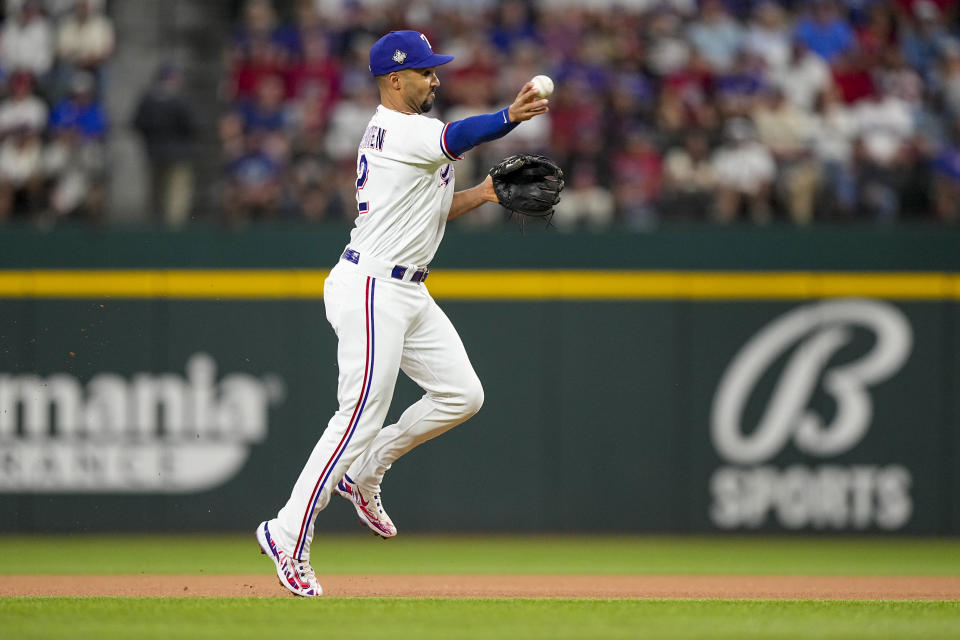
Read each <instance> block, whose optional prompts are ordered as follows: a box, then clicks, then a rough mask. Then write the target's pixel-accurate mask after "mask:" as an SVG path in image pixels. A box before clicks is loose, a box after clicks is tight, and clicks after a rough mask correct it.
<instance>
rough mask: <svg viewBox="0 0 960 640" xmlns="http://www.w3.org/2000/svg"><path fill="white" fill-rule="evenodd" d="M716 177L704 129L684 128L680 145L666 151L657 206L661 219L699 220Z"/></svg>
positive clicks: (709, 202)
mask: <svg viewBox="0 0 960 640" xmlns="http://www.w3.org/2000/svg"><path fill="white" fill-rule="evenodd" d="M716 186H717V180H716V175H715V174H714V168H713V162H712V160H711V158H710V138H709V136H708V134H707V132H706V131H703V130H699V129H693V130H688V131H687V134H686V136H685V137H684V140H683V144H682V146H675V147H673V148H671V149H669V150H668V151H667V154H666V156H665V157H664V161H663V190H662V192H661V196H660V204H659V209H660V212H661V213H662V215H663V218H664V220H668V221H680V222H702V221H704V220H706V219H707V214H708V212H709V211H710V210H711V207H712V201H713V194H714V191H715V190H716Z"/></svg>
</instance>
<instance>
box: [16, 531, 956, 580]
mask: <svg viewBox="0 0 960 640" xmlns="http://www.w3.org/2000/svg"><path fill="white" fill-rule="evenodd" d="M312 560H313V565H314V567H315V568H316V570H317V571H318V572H319V573H321V574H324V573H326V574H336V573H488V574H489V573H519V574H563V573H573V574H737V575H750V574H766V575H891V576H893V575H930V576H955V575H960V540H958V539H903V538H897V539H885V538H802V539H801V538H759V537H758V538H748V537H737V538H723V537H717V538H700V537H670V538H666V537H642V536H636V537H627V536H621V537H610V536H594V537H576V536H552V537H543V536H527V537H524V536H499V537H498V536H486V537H480V536H432V535H416V534H404V535H403V536H401V537H398V538H396V539H394V540H389V541H382V540H379V539H377V538H375V537H373V536H367V535H362V534H359V533H358V534H356V535H339V536H332V537H330V536H320V537H318V539H317V540H315V541H314V544H313V550H312ZM264 570H265V569H264V561H263V560H262V559H261V558H260V557H259V554H258V552H257V546H256V542H255V541H254V538H253V535H252V534H251V535H245V536H239V535H234V536H213V535H209V536H200V535H197V536H156V535H153V536H83V535H76V536H43V535H40V536H0V574H34V575H36V574H58V573H75V574H76V573H96V574H110V573H126V574H136V573H167V574H176V573H201V572H202V573H207V574H225V573H262V572H263V571H264Z"/></svg>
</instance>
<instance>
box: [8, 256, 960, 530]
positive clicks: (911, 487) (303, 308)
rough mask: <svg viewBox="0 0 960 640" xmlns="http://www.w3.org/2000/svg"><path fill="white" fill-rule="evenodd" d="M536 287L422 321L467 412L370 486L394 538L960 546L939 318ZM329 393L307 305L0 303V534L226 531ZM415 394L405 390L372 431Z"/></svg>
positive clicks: (273, 475) (268, 490) (302, 442)
mask: <svg viewBox="0 0 960 640" xmlns="http://www.w3.org/2000/svg"><path fill="white" fill-rule="evenodd" d="M187 275H188V276H190V277H191V278H193V280H191V281H190V286H191V287H194V286H195V285H196V286H197V288H199V286H200V285H205V284H206V282H207V279H206V278H198V277H196V275H195V274H194V275H192V276H191V275H190V274H187ZM229 275H230V274H227V275H224V276H223V277H224V278H227V277H228V276H229ZM535 275H536V277H530V278H529V280H527V281H528V282H531V283H534V284H535V285H536V286H540V284H538V283H546V284H547V285H548V286H549V287H550V289H549V290H548V294H549V295H547V294H543V293H538V291H539V290H537V291H534V292H533V294H530V293H527V292H525V291H520V292H519V293H520V294H522V295H518V294H517V292H516V291H513V292H512V294H511V295H514V296H515V297H512V298H509V299H506V298H505V299H493V298H490V299H488V298H481V299H470V300H459V299H442V300H441V301H440V302H441V306H442V307H443V308H444V309H445V311H446V312H447V314H448V315H449V316H450V318H451V320H452V321H453V322H454V325H455V326H456V327H457V329H458V331H459V333H460V335H461V337H462V338H463V341H464V344H465V345H466V347H467V351H468V353H469V354H470V357H471V361H472V363H473V365H474V367H475V369H476V370H477V372H478V374H479V376H480V379H481V380H482V382H483V385H484V389H485V396H486V401H485V405H484V407H483V409H482V410H481V412H480V413H479V414H478V415H477V416H476V417H474V418H472V419H471V420H470V421H468V422H467V423H465V425H464V426H462V427H457V429H455V430H453V431H451V432H450V433H449V434H445V435H444V436H443V437H440V438H437V439H436V440H435V441H431V442H429V443H427V445H426V446H424V447H423V448H422V449H416V450H414V451H413V452H411V453H410V454H409V456H408V457H405V458H404V459H403V460H401V461H400V462H399V463H398V464H397V465H395V468H394V469H391V471H390V476H389V479H388V482H389V487H388V492H387V495H388V496H389V499H390V509H391V515H392V516H393V517H394V518H395V519H396V520H399V521H400V522H402V523H403V527H404V529H405V530H410V531H414V530H444V531H451V530H528V531H542V530H549V531H573V532H576V531H610V532H688V531H690V532H755V531H763V532H802V533H815V532H827V533H836V532H854V533H857V532H884V533H885V532H891V533H912V534H915V533H955V532H957V531H956V528H957V526H958V525H960V508H958V506H957V505H958V501H957V500H956V499H955V497H954V496H955V495H956V494H957V492H956V491H955V489H957V486H956V485H957V482H958V477H957V473H956V472H955V471H954V470H955V469H956V468H957V466H958V465H957V459H958V458H957V456H958V444H960V438H958V436H957V433H958V429H957V428H956V419H957V415H958V406H960V405H958V401H957V394H956V393H955V388H956V382H957V358H958V350H957V346H958V345H960V334H958V328H960V323H958V322H957V320H958V313H957V308H956V306H957V305H956V303H955V302H953V301H952V300H944V299H942V298H934V299H912V300H911V299H907V300H904V299H899V298H895V297H890V298H882V297H869V296H846V295H835V296H825V297H816V296H812V295H797V296H790V295H780V294H779V293H778V292H774V293H777V295H769V296H766V297H762V296H759V295H753V296H752V297H751V296H749V295H743V294H741V293H740V292H741V291H745V290H746V291H755V290H757V289H756V287H757V280H756V276H755V275H754V274H746V275H737V276H722V277H713V276H711V277H708V278H706V279H705V278H704V277H702V276H699V275H690V274H669V273H667V274H665V273H660V272H658V273H653V274H648V273H638V274H631V273H625V272H620V273H617V274H613V275H610V274H602V273H598V274H586V275H581V276H577V278H576V280H575V281H564V280H563V277H565V276H563V275H562V274H556V273H552V274H547V275H541V274H535ZM184 277H185V278H186V277H187V276H184ZM268 277H269V274H268V276H264V278H265V280H264V282H266V284H270V282H267V280H266V279H267V278H268ZM432 277H433V276H432V275H431V278H432ZM479 277H486V276H482V274H481V275H480V276H478V275H477V274H470V278H474V279H476V278H479ZM504 277H505V276H504V274H503V273H501V272H495V273H491V274H490V275H489V288H484V289H483V291H498V289H497V287H498V286H501V284H502V282H503V279H504ZM793 277H794V276H792V275H790V276H789V278H793ZM438 280H439V279H438ZM466 281H469V279H467V278H465V279H464V282H466ZM517 281H520V279H519V278H518V279H517ZM790 281H791V282H792V281H793V280H790ZM198 282H199V285H197V284H196V283H198ZM310 282H313V280H310ZM440 282H441V284H442V281H440ZM571 282H572V284H573V285H575V286H576V287H578V288H573V287H571V286H568V285H569V284H571ZM678 282H679V283H681V284H682V283H683V282H690V283H691V289H690V291H692V292H693V293H690V294H686V293H684V291H685V290H684V289H676V288H675V283H678ZM744 282H746V283H747V284H748V285H749V287H754V289H748V287H747V285H744V284H743V283H744ZM558 283H559V284H558ZM598 283H600V284H598ZM637 283H639V285H638V284H637ZM651 283H654V284H656V287H660V286H663V287H664V288H665V287H667V286H670V287H674V288H672V289H669V290H666V289H665V290H666V291H667V293H665V294H664V293H657V294H651V293H646V292H649V291H660V289H657V288H656V287H654V286H652V285H651ZM704 283H708V284H709V285H710V286H709V288H708V287H706V286H705V285H704ZM718 283H720V284H721V285H723V286H726V287H728V291H729V292H728V293H727V294H724V295H720V294H718V292H717V291H718V290H717V284H718ZM724 283H725V284H724ZM762 284H763V283H761V285H762ZM600 285H603V286H607V287H609V288H607V289H604V288H603V286H600ZM443 286H448V287H450V288H449V290H450V291H460V290H462V287H460V288H458V287H456V286H451V285H443ZM485 286H486V285H485ZM590 287H594V288H595V290H598V291H601V292H607V293H604V295H607V294H608V293H609V292H610V291H615V292H616V296H617V297H616V298H602V299H600V298H598V299H584V298H583V297H582V295H583V294H582V293H581V292H583V291H587V292H588V293H589V292H590V291H592V290H593V289H590ZM616 287H622V288H621V289H615V288H616ZM193 290H194V289H190V291H193ZM224 290H230V288H229V287H224ZM264 290H267V288H266V286H265V285H264ZM436 290H437V291H442V290H443V289H442V286H438V287H437V288H436ZM291 291H296V289H293V288H291ZM564 291H576V292H578V293H577V294H576V297H575V296H571V297H569V298H563V295H564ZM637 291H639V292H641V293H639V294H638V293H636V292H637ZM677 291H679V294H678V293H677ZM135 293H136V292H135ZM188 293H189V291H188ZM184 295H186V294H184ZM484 295H489V294H484ZM523 296H526V297H523ZM537 296H540V297H537ZM631 296H632V297H631ZM644 296H645V297H644ZM504 327H509V328H508V329H504ZM336 383H337V359H336V340H335V337H334V335H333V332H332V330H331V329H330V327H329V325H328V324H327V323H326V319H325V317H324V311H323V303H322V300H321V299H320V298H319V295H318V294H316V293H314V294H310V295H305V296H302V297H300V298H294V297H279V298H270V297H268V296H267V295H265V294H264V295H261V297H259V298H252V299H244V298H236V299H216V298H211V297H206V294H205V293H204V295H198V296H197V297H195V298H188V297H177V298H174V297H157V298H148V297H136V296H133V295H131V296H130V297H129V298H107V297H100V298H91V299H80V298H68V297H59V295H58V296H49V297H38V298H28V297H24V298H19V299H17V298H9V299H0V530H3V531H37V530H69V531H88V530H89V531H92V530H246V529H247V528H250V526H255V524H256V523H257V522H259V521H260V520H262V519H263V518H264V517H268V516H269V515H271V514H272V513H273V512H275V511H276V510H277V509H278V508H279V507H280V506H281V505H282V504H283V502H284V501H285V500H286V497H287V495H288V492H289V489H290V487H291V486H292V485H293V482H294V480H295V479H296V477H297V475H298V473H299V471H300V469H301V467H302V465H303V462H304V460H305V459H306V457H307V456H308V455H309V452H310V451H311V450H312V448H313V446H314V443H315V442H316V440H317V438H318V437H319V435H320V433H322V431H323V428H324V426H325V424H326V421H327V420H328V418H329V416H330V415H331V414H332V412H333V411H334V410H335V409H336V392H335V390H336ZM420 393H421V391H420V390H419V389H416V388H415V387H414V386H413V385H412V384H409V383H408V384H404V381H403V379H402V376H401V382H400V385H399V386H398V397H397V399H396V400H395V402H394V405H393V406H392V408H391V416H390V417H388V422H389V420H390V419H391V418H395V417H396V416H398V415H399V413H400V411H402V410H403V409H404V408H405V407H406V406H407V405H408V404H409V403H410V402H412V401H414V400H415V399H416V398H418V397H419V395H420ZM335 502H336V501H335ZM463 505H469V508H464V507H463ZM341 507H342V508H341ZM333 509H334V510H335V512H334V514H333V515H332V516H331V517H330V518H329V519H327V518H324V519H323V521H322V523H321V524H320V525H318V526H319V527H320V529H321V530H329V529H341V530H342V529H348V528H352V527H353V526H354V524H355V523H354V518H353V515H352V514H353V510H352V509H351V508H349V506H348V505H346V504H335V505H333ZM337 509H340V513H339V515H337V514H336V510H337ZM251 523H253V524H252V525H251Z"/></svg>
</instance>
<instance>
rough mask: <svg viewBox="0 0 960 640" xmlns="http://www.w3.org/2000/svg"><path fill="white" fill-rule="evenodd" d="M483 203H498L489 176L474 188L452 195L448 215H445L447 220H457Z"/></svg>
mask: <svg viewBox="0 0 960 640" xmlns="http://www.w3.org/2000/svg"><path fill="white" fill-rule="evenodd" d="M485 202H499V200H497V194H496V192H495V191H494V190H493V178H491V177H490V176H487V177H486V178H485V179H484V181H483V182H481V183H480V184H478V185H477V186H475V187H471V188H469V189H464V190H463V191H457V192H456V193H454V194H453V202H452V203H451V204H450V213H448V214H447V220H453V219H454V218H459V217H460V216H462V215H463V214H465V213H467V212H468V211H473V210H474V209H476V208H477V207H479V206H480V205H482V204H483V203H485Z"/></svg>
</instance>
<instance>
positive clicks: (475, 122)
mask: <svg viewBox="0 0 960 640" xmlns="http://www.w3.org/2000/svg"><path fill="white" fill-rule="evenodd" d="M518 124H519V123H518V122H510V118H509V117H507V109H506V108H504V109H501V110H500V111H497V112H496V113H487V114H484V115H480V116H471V117H469V118H464V119H463V120H457V121H456V122H451V123H449V124H447V125H446V126H444V127H443V133H442V134H441V136H440V146H441V148H442V149H443V155H445V156H447V158H449V159H450V160H460V159H461V158H462V155H463V153H464V152H466V151H469V150H470V149H472V148H474V147H475V146H477V145H478V144H480V143H482V142H489V141H490V140H496V139H497V138H502V137H503V136H505V135H507V134H508V133H510V132H511V131H513V130H514V129H515V128H516V126H517V125H518Z"/></svg>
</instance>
